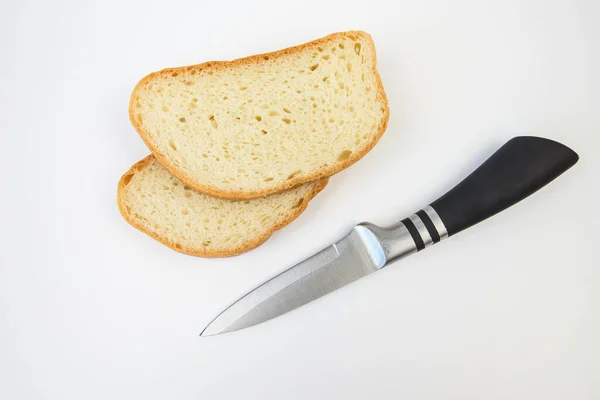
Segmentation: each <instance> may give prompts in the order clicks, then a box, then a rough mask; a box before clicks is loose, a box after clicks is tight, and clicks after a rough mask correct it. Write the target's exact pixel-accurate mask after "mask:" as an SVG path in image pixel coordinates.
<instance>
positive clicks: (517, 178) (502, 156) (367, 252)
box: [200, 136, 579, 336]
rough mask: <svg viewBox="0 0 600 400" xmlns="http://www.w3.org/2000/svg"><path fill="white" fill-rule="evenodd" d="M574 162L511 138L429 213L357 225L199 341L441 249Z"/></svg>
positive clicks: (240, 304)
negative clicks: (431, 249) (390, 222)
mask: <svg viewBox="0 0 600 400" xmlns="http://www.w3.org/2000/svg"><path fill="white" fill-rule="evenodd" d="M578 159H579V156H578V155H577V153H575V152H574V151H573V150H571V149H570V148H568V147H566V146H564V145H562V144H560V143H558V142H555V141H552V140H549V139H544V138H539V137H532V136H519V137H515V138H513V139H511V140H509V141H508V142H507V143H506V144H504V146H502V147H501V148H500V149H499V150H497V151H496V152H495V153H494V154H492V156H491V157H489V158H488V159H487V160H486V161H485V162H484V163H483V164H481V165H480V166H479V167H478V168H477V169H476V170H475V171H473V172H472V173H471V174H470V175H469V176H468V177H467V178H465V179H464V180H463V181H462V182H460V183H459V184H458V185H456V186H455V187H454V188H453V189H451V190H450V191H448V192H447V193H446V194H444V195H443V196H442V197H440V198H439V199H437V200H436V201H434V202H433V203H431V204H430V205H428V206H427V207H424V208H423V209H422V210H420V211H418V212H417V213H415V214H413V215H411V216H410V217H408V218H406V219H404V220H402V221H400V222H399V223H397V224H395V225H393V226H390V227H385V228H382V227H379V226H376V225H374V224H371V223H362V224H359V225H357V226H355V227H354V228H353V229H352V230H351V231H350V232H349V233H348V234H347V235H346V236H345V237H344V238H342V239H341V240H339V241H338V242H336V243H334V244H332V245H330V246H328V247H326V248H325V249H323V250H321V251H320V252H318V253H316V254H314V255H313V256H311V257H309V258H307V259H306V260H304V261H302V262H300V263H298V264H296V265H294V266H293V267H291V268H289V269H287V270H286V271H284V272H282V273H281V274H279V275H277V276H275V277H273V278H272V279H270V280H268V281H267V282H265V283H263V284H262V285H260V286H259V287H257V288H256V289H254V290H252V291H251V292H249V293H248V294H246V295H245V296H243V297H242V298H240V299H239V300H238V301H236V302H235V303H233V304H232V305H231V306H230V307H228V308H227V309H226V310H225V311H223V312H222V313H221V314H219V315H218V316H217V317H216V318H215V319H214V320H213V321H212V322H211V323H210V324H209V325H208V326H207V327H206V328H205V329H204V330H203V331H202V332H201V333H200V336H211V335H217V334H222V333H226V332H231V331H236V330H239V329H243V328H247V327H250V326H253V325H257V324H259V323H261V322H265V321H267V320H270V319H272V318H275V317H278V316H280V315H282V314H284V313H287V312H289V311H292V310H294V309H296V308H298V307H300V306H302V305H304V304H306V303H308V302H310V301H313V300H315V299H318V298H319V297H322V296H324V295H326V294H328V293H331V292H333V291H334V290H336V289H339V288H340V287H342V286H345V285H347V284H349V283H351V282H354V281H356V280H357V279H359V278H361V277H363V276H365V275H368V274H370V273H372V272H375V271H377V270H379V269H381V268H383V267H385V266H387V265H389V264H391V263H392V262H394V261H396V260H398V259H401V258H404V257H406V256H408V255H410V254H413V253H416V252H418V251H420V250H423V249H425V248H426V247H429V246H431V245H433V244H435V243H438V242H439V241H441V240H443V239H445V238H447V237H449V236H452V235H454V234H456V233H458V232H460V231H462V230H464V229H466V228H468V227H470V226H473V225H475V224H477V223H478V222H481V221H483V220H484V219H487V218H489V217H491V216H493V215H495V214H497V213H498V212H500V211H502V210H505V209H506V208H508V207H510V206H511V205H513V204H515V203H517V202H519V201H521V200H522V199H524V198H526V197H527V196H529V195H531V194H532V193H534V192H535V191H537V190H538V189H540V188H542V187H543V186H545V185H546V184H548V183H550V182H551V181H552V180H554V179H555V178H556V177H558V176H559V175H561V174H562V173H563V172H565V171H566V170H567V169H569V168H570V167H572V166H573V165H574V164H575V163H576V162H577V161H578Z"/></svg>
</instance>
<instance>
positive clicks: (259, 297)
mask: <svg viewBox="0 0 600 400" xmlns="http://www.w3.org/2000/svg"><path fill="white" fill-rule="evenodd" d="M385 262H386V260H385V254H384V251H383V248H382V246H381V245H380V244H379V242H378V241H377V239H376V237H375V236H374V235H373V233H372V232H371V231H370V230H369V229H367V228H365V227H363V226H361V225H358V226H356V227H354V229H353V230H352V231H351V232H350V233H349V234H348V235H347V236H346V237H344V238H343V239H342V240H340V241H339V242H337V243H334V244H332V245H331V246H329V247H326V248H325V249H323V250H321V251H320V252H318V253H317V254H315V255H313V256H312V257H309V258H307V259H306V260H304V261H302V262H301V263H299V264H296V265H295V266H293V267H292V268H290V269H288V270H286V271H284V272H282V273H281V274H279V275H277V276H276V277H274V278H272V279H271V280H269V281H267V282H265V283H263V284H262V285H261V286H259V287H258V288H256V289H254V290H253V291H251V292H250V293H248V294H246V295H245V296H244V297H242V298H241V299H239V300H238V301H237V302H235V303H234V304H233V305H231V306H230V307H229V308H228V309H226V310H225V311H223V312H222V313H221V314H220V315H219V316H218V317H217V318H215V319H214V320H213V321H212V322H211V323H210V324H209V325H208V326H207V327H206V328H205V329H204V331H202V333H201V334H200V336H210V335H217V334H220V333H225V332H231V331H235V330H238V329H243V328H247V327H249V326H252V325H256V324H259V323H261V322H264V321H267V320H269V319H272V318H275V317H277V316H279V315H282V314H284V313H286V312H288V311H291V310H293V309H295V308H298V307H300V306H302V305H304V304H306V303H308V302H310V301H312V300H315V299H317V298H319V297H321V296H323V295H325V294H327V293H329V292H332V291H334V290H336V289H338V288H340V287H342V286H345V285H347V284H349V283H350V282H353V281H355V280H357V279H358V278H361V277H363V276H365V275H367V274H369V273H371V272H373V271H375V270H377V269H379V268H381V267H382V266H383V265H384V264H385Z"/></svg>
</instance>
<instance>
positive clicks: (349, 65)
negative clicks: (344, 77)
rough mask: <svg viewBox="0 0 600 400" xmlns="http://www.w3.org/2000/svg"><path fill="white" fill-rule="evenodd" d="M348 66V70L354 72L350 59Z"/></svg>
mask: <svg viewBox="0 0 600 400" xmlns="http://www.w3.org/2000/svg"><path fill="white" fill-rule="evenodd" d="M346 68H347V69H348V72H352V64H351V63H350V61H348V64H346Z"/></svg>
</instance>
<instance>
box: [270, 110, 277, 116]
mask: <svg viewBox="0 0 600 400" xmlns="http://www.w3.org/2000/svg"><path fill="white" fill-rule="evenodd" d="M277 116H279V113H278V112H277V111H275V110H271V111H269V117H277Z"/></svg>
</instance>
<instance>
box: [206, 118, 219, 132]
mask: <svg viewBox="0 0 600 400" xmlns="http://www.w3.org/2000/svg"><path fill="white" fill-rule="evenodd" d="M208 120H209V121H210V123H211V124H212V127H213V128H215V129H217V128H218V127H219V124H218V123H217V120H216V119H215V116H214V115H212V114H211V115H209V116H208Z"/></svg>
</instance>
